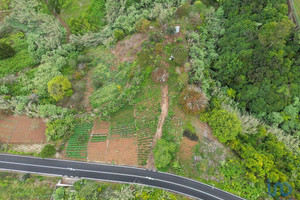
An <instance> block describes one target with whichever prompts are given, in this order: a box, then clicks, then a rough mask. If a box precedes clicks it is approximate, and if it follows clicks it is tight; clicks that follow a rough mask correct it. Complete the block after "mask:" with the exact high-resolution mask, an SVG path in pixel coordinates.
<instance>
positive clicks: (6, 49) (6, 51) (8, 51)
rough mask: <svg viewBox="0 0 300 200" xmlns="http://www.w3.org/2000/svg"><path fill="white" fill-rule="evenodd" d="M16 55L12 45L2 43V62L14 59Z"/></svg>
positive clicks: (0, 50) (0, 54) (0, 52)
mask: <svg viewBox="0 0 300 200" xmlns="http://www.w3.org/2000/svg"><path fill="white" fill-rule="evenodd" d="M15 53H16V52H15V50H14V49H13V48H12V47H11V46H10V45H8V44H6V43H2V42H0V60H4V59H6V58H9V57H13V56H14V55H15Z"/></svg>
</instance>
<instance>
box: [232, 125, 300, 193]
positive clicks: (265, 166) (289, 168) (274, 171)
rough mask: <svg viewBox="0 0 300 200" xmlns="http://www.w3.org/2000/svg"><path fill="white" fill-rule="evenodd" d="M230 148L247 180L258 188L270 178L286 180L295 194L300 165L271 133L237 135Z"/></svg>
mask: <svg viewBox="0 0 300 200" xmlns="http://www.w3.org/2000/svg"><path fill="white" fill-rule="evenodd" d="M230 147H231V149H232V150H234V151H235V152H236V153H237V154H238V155H239V156H240V157H241V158H242V159H243V161H244V162H242V166H243V167H244V168H245V169H246V171H247V172H248V173H247V179H248V180H249V181H251V182H253V183H256V184H257V186H258V187H260V186H259V185H262V186H264V187H266V186H265V181H266V180H267V179H270V180H271V182H273V183H275V182H278V181H280V182H285V181H289V184H290V185H291V186H292V188H294V189H295V190H294V193H296V192H297V190H299V186H300V185H299V183H298V181H297V180H298V179H299V178H297V177H298V176H299V174H297V172H296V171H297V168H298V166H299V164H300V160H299V156H298V157H297V156H295V155H293V153H292V152H290V151H289V150H287V149H286V147H285V145H284V144H282V143H281V142H279V141H277V140H276V138H275V137H274V135H273V134H272V133H267V132H266V130H265V129H263V128H262V129H260V130H259V132H257V133H256V134H253V135H239V137H238V138H237V139H236V140H232V141H231V142H230ZM292 176H295V179H294V178H291V177H292Z"/></svg>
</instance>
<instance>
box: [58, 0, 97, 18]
mask: <svg viewBox="0 0 300 200" xmlns="http://www.w3.org/2000/svg"><path fill="white" fill-rule="evenodd" d="M90 3H91V0H66V1H64V4H63V6H62V9H61V12H60V16H61V17H62V18H63V19H64V20H65V21H67V20H69V19H70V18H71V17H74V18H76V17H79V16H80V14H81V13H84V12H86V11H87V10H88V8H89V6H90Z"/></svg>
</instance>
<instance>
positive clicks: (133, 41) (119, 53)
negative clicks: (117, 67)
mask: <svg viewBox="0 0 300 200" xmlns="http://www.w3.org/2000/svg"><path fill="white" fill-rule="evenodd" d="M147 38H148V35H147V34H145V33H137V34H134V35H133V36H132V37H131V38H129V39H127V40H122V41H119V42H118V43H117V44H116V48H115V49H114V50H112V51H111V52H112V53H113V54H114V55H115V56H116V57H117V58H119V61H120V62H121V63H122V62H125V61H128V62H133V61H134V60H135V58H136V54H137V53H138V52H139V51H140V50H142V43H143V42H144V41H145V40H146V39H147Z"/></svg>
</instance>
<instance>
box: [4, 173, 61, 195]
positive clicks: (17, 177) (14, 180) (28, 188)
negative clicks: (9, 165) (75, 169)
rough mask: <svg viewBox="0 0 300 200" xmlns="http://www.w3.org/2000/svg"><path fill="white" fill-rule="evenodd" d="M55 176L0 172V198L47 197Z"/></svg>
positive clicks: (50, 191)
mask: <svg viewBox="0 0 300 200" xmlns="http://www.w3.org/2000/svg"><path fill="white" fill-rule="evenodd" d="M57 181H58V179H57V178H49V177H47V178H46V177H42V176H31V175H30V174H24V175H22V174H11V173H6V172H0V185H1V187H0V198H1V199H41V200H42V199H45V200H46V199H49V198H50V197H51V194H52V192H53V190H54V187H55V185H56V183H57Z"/></svg>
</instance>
